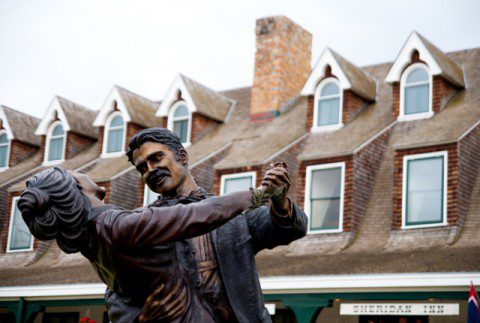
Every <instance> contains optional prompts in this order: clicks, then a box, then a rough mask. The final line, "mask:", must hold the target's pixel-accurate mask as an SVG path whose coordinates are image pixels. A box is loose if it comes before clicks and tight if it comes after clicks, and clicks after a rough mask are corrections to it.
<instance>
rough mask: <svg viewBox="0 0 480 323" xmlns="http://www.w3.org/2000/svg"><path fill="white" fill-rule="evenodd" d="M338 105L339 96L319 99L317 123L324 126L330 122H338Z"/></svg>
mask: <svg viewBox="0 0 480 323" xmlns="http://www.w3.org/2000/svg"><path fill="white" fill-rule="evenodd" d="M339 107H340V99H339V98H334V99H326V100H319V101H318V109H319V111H318V125H319V126H325V125H330V124H338V122H339V120H338V113H339Z"/></svg>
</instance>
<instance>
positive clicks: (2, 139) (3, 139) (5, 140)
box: [0, 133, 8, 144]
mask: <svg viewBox="0 0 480 323" xmlns="http://www.w3.org/2000/svg"><path fill="white" fill-rule="evenodd" d="M6 143H8V138H7V134H6V133H4V134H2V135H1V136H0V144H6Z"/></svg>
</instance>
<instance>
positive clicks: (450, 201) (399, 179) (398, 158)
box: [392, 144, 458, 230]
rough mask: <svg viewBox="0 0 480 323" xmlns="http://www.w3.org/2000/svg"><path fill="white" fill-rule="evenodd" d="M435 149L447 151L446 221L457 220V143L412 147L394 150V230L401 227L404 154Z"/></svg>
mask: <svg viewBox="0 0 480 323" xmlns="http://www.w3.org/2000/svg"><path fill="white" fill-rule="evenodd" d="M435 151H447V152H448V173H447V174H448V176H447V222H448V224H449V225H453V224H455V223H456V221H457V216H458V213H457V206H458V200H457V188H458V155H457V144H448V145H439V146H434V147H423V148H414V149H405V150H397V151H395V152H394V173H393V203H392V227H393V229H394V230H398V229H401V227H402V189H403V157H404V156H406V155H415V154H424V153H431V152H435Z"/></svg>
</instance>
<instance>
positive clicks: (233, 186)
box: [223, 176, 252, 194]
mask: <svg viewBox="0 0 480 323" xmlns="http://www.w3.org/2000/svg"><path fill="white" fill-rule="evenodd" d="M250 186H252V176H245V177H238V178H230V179H226V180H225V185H224V187H223V194H228V193H233V192H238V191H245V190H248V189H249V188H250Z"/></svg>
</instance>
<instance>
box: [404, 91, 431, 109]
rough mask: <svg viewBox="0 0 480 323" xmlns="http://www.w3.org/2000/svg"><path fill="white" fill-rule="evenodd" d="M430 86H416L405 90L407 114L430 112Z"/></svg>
mask: <svg viewBox="0 0 480 323" xmlns="http://www.w3.org/2000/svg"><path fill="white" fill-rule="evenodd" d="M428 92H429V85H428V84H424V85H415V86H410V87H406V88H405V114H412V113H421V112H428V105H429V93H428Z"/></svg>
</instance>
